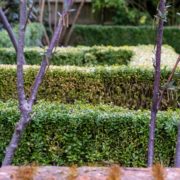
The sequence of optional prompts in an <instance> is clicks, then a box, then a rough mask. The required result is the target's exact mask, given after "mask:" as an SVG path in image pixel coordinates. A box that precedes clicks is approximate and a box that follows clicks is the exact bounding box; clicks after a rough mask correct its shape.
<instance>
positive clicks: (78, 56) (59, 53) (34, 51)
mask: <svg viewBox="0 0 180 180" xmlns="http://www.w3.org/2000/svg"><path fill="white" fill-rule="evenodd" d="M43 53H44V50H43V49H40V48H27V49H26V50H25V57H26V62H27V64H31V65H37V64H40V63H41V61H42V56H43ZM132 56H133V52H132V51H131V50H126V49H121V48H120V47H111V46H109V47H105V46H93V47H77V48H73V47H68V48H56V50H55V53H54V55H53V57H52V60H51V64H53V65H77V66H84V65H86V66H88V65H97V64H98V65H113V64H118V65H127V64H128V63H129V61H130V60H131V58H132ZM0 64H16V53H15V51H14V50H13V49H9V48H7V49H6V48H1V49H0Z"/></svg>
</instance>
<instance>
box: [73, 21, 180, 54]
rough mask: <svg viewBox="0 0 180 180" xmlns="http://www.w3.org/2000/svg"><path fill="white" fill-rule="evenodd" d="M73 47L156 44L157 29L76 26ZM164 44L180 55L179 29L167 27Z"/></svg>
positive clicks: (151, 27) (146, 27)
mask: <svg viewBox="0 0 180 180" xmlns="http://www.w3.org/2000/svg"><path fill="white" fill-rule="evenodd" d="M71 37H72V38H71V42H70V44H71V45H86V46H93V45H112V46H122V45H139V44H154V43H155V29H154V28H153V26H100V25H76V26H75V28H74V33H73V35H72V36H71ZM163 40H164V43H165V44H168V45H170V46H172V47H173V48H174V49H175V50H176V51H177V52H178V53H180V48H179V44H180V29H179V27H165V29H164V37H163Z"/></svg>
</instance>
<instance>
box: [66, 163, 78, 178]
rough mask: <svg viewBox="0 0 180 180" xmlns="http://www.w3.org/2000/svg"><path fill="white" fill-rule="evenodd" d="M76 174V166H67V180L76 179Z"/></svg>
mask: <svg viewBox="0 0 180 180" xmlns="http://www.w3.org/2000/svg"><path fill="white" fill-rule="evenodd" d="M77 176H78V169H77V166H72V167H70V168H69V176H68V178H67V180H76V178H77Z"/></svg>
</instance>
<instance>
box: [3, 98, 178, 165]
mask: <svg viewBox="0 0 180 180" xmlns="http://www.w3.org/2000/svg"><path fill="white" fill-rule="evenodd" d="M33 112H34V113H33V120H32V123H31V124H30V125H29V126H28V128H27V130H26V132H25V134H24V135H23V139H22V141H21V144H20V146H19V148H18V150H17V152H16V155H15V159H14V164H16V165H17V164H29V163H32V162H36V163H37V164H40V165H66V166H67V165H72V164H78V165H88V163H93V164H95V163H99V164H103V162H104V161H108V162H111V163H119V164H120V165H121V166H126V167H137V166H138V167H142V166H146V160H147V141H148V131H149V118H150V112H149V111H140V110H138V111H131V110H128V109H122V108H119V107H116V106H107V105H98V106H92V105H89V104H82V103H79V102H78V103H76V104H75V105H67V104H59V103H48V102H44V101H42V102H40V103H38V104H37V105H35V106H34V109H33ZM179 113H180V112H179V110H177V111H171V110H169V111H167V112H159V113H158V116H157V129H156V137H157V138H156V140H155V141H156V142H155V152H156V153H155V160H156V161H157V162H162V163H163V164H164V165H165V166H172V165H173V159H174V158H173V156H174V149H175V142H176V135H177V122H178V121H179ZM18 119H19V113H18V110H17V104H16V103H15V102H12V101H8V102H7V103H3V102H0V161H1V160H2V158H3V152H4V150H5V147H6V145H7V144H8V141H9V139H10V137H11V136H12V132H13V129H14V126H15V124H16V122H17V120H18ZM4 137H6V138H4ZM162 149H163V151H162Z"/></svg>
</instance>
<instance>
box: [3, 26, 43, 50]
mask: <svg viewBox="0 0 180 180" xmlns="http://www.w3.org/2000/svg"><path fill="white" fill-rule="evenodd" d="M13 30H14V33H15V36H16V37H17V36H18V26H15V27H14V29H13ZM43 34H44V26H43V25H42V24H40V23H30V24H28V26H27V28H26V37H25V45H26V46H39V45H40V44H41V40H42V37H43ZM12 46H13V45H12V43H11V40H10V38H9V36H8V33H7V32H6V30H2V31H0V48H5V47H7V48H9V47H12Z"/></svg>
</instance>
